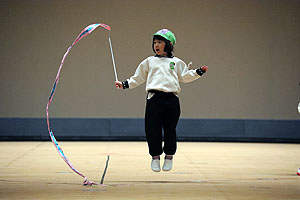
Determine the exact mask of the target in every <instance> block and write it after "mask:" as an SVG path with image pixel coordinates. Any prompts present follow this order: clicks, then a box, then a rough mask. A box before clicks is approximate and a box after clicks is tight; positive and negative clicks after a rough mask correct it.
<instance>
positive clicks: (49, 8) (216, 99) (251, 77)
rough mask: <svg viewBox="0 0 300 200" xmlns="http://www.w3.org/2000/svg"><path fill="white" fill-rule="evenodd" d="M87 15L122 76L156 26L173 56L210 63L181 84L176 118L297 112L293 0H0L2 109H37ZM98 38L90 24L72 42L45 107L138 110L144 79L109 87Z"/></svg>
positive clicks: (298, 10) (105, 112) (62, 111)
mask: <svg viewBox="0 0 300 200" xmlns="http://www.w3.org/2000/svg"><path fill="white" fill-rule="evenodd" d="M95 22H99V23H106V24H108V25H110V26H111V27H112V31H111V37H112V42H113V48H114V53H115V58H116V65H117V70H118V75H119V78H120V79H121V80H124V79H126V78H128V77H129V76H131V75H132V74H133V73H134V71H135V69H136V66H137V65H138V64H139V62H140V61H142V60H143V59H144V58H145V57H147V56H149V55H152V54H153V53H152V49H151V39H152V38H151V35H152V34H153V33H154V32H155V31H157V30H158V29H161V28H169V29H171V30H172V31H173V32H174V33H175V34H176V37H177V41H178V43H177V44H176V46H175V50H176V51H175V55H176V56H177V57H180V58H182V59H183V60H184V61H186V62H187V63H188V62H190V61H193V63H194V65H196V66H201V65H203V64H206V65H208V66H209V71H208V73H207V74H206V75H205V76H204V77H203V78H201V79H200V80H197V81H195V82H192V83H189V84H182V89H183V91H182V93H181V94H180V98H181V106H182V116H181V117H182V118H206V119H279V120H297V119H299V114H298V112H297V105H298V103H299V101H300V86H299V82H300V66H299V64H300V24H299V22H300V1H299V0H284V1H283V0H280V1H277V0H249V1H247V0H226V1H225V0H209V1H208V0H185V1H180V0H164V1H158V0H151V1H149V0H141V1H130V0H102V1H101V0H87V1H83V0H72V1H71V0H68V1H67V0H51V1H46V0H26V1H23V0H19V1H18V0H1V1H0V29H1V31H0V38H1V45H0V52H1V54H0V102H1V103H0V117H1V118H43V117H45V107H46V103H47V100H48V97H49V94H50V91H51V88H52V85H53V82H54V78H55V76H56V72H57V69H58V66H59V64H60V61H61V58H62V56H63V54H64V52H65V51H66V50H67V48H68V46H69V45H70V44H71V43H72V42H73V40H74V39H75V37H76V36H77V35H78V34H79V33H80V31H81V30H82V29H83V28H84V27H85V26H87V25H88V24H92V23H95ZM107 39H108V32H107V31H105V30H104V29H100V28H99V29H97V30H96V31H94V32H93V33H92V34H91V35H89V36H88V37H86V38H84V39H83V40H81V41H80V42H79V43H78V44H77V45H76V46H75V47H74V48H73V49H72V50H71V52H70V54H69V56H68V57H67V60H66V62H65V65H64V68H63V70H62V73H61V79H60V82H59V85H58V88H57V90H56V93H55V96H54V100H53V103H52V106H51V108H50V115H51V117H56V118H57V117H58V118H59V117H63V118H70V117H71V118H72V117H76V118H142V117H143V115H144V106H145V91H144V88H145V85H142V86H140V87H138V88H136V89H134V90H127V91H121V90H116V89H115V88H114V84H113V83H114V73H113V67H112V61H111V57H110V52H109V46H108V40H107Z"/></svg>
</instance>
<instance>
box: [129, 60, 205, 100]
mask: <svg viewBox="0 0 300 200" xmlns="http://www.w3.org/2000/svg"><path fill="white" fill-rule="evenodd" d="M199 77H200V76H199V75H198V74H197V73H196V70H195V69H192V70H189V69H188V67H187V65H186V64H185V63H184V62H183V61H182V60H180V59H179V58H177V57H173V58H167V57H155V56H150V57H148V58H146V59H145V60H143V61H142V62H141V63H140V64H139V66H138V67H137V69H136V71H135V73H134V75H133V76H132V77H130V78H129V79H127V81H128V85H129V88H130V89H132V88H135V87H137V86H139V85H140V84H142V83H144V82H145V81H147V82H146V91H149V90H159V91H163V92H174V93H175V94H178V93H179V92H180V91H181V88H180V85H179V82H183V83H188V82H191V81H194V80H196V79H198V78H199Z"/></svg>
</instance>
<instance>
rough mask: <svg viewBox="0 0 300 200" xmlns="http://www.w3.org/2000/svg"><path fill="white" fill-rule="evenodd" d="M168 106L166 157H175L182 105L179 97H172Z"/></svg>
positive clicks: (165, 141)
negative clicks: (177, 129) (177, 128)
mask: <svg viewBox="0 0 300 200" xmlns="http://www.w3.org/2000/svg"><path fill="white" fill-rule="evenodd" d="M168 102H169V103H168V104H167V105H166V107H167V108H166V109H167V110H166V111H165V118H164V121H163V128H164V152H165V154H166V155H174V154H175V152H176V148H177V144H176V143H177V137H176V127H177V123H178V120H179V116H180V103H179V98H178V97H177V96H175V95H174V96H170V97H169V99H168Z"/></svg>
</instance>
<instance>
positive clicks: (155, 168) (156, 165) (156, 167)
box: [151, 159, 160, 172]
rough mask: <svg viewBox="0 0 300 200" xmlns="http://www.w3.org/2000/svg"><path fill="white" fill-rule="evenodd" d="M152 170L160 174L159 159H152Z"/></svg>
mask: <svg viewBox="0 0 300 200" xmlns="http://www.w3.org/2000/svg"><path fill="white" fill-rule="evenodd" d="M151 169H152V171H154V172H160V160H159V159H152V162H151Z"/></svg>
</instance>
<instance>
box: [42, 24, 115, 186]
mask: <svg viewBox="0 0 300 200" xmlns="http://www.w3.org/2000/svg"><path fill="white" fill-rule="evenodd" d="M99 26H100V27H102V28H105V29H106V30H108V31H110V30H111V28H110V26H108V25H106V24H91V25H89V26H87V27H86V28H85V29H83V30H82V31H81V33H80V34H79V35H78V36H77V37H76V39H75V40H74V42H73V43H72V45H71V46H70V47H69V48H68V49H67V51H66V52H65V54H64V56H63V58H62V60H61V63H60V66H59V68H58V71H57V75H56V78H55V81H54V84H53V87H52V90H51V93H50V97H49V100H48V103H47V106H46V115H47V126H48V132H49V136H50V138H51V140H52V143H53V144H54V146H55V148H56V150H57V152H58V154H59V155H60V157H61V158H62V159H63V160H64V161H65V162H66V163H67V165H68V166H69V167H70V168H71V169H72V170H73V171H74V172H75V173H76V174H78V175H79V176H81V177H83V178H84V181H83V185H102V183H100V184H99V183H96V182H93V181H89V180H88V178H87V177H86V176H84V175H83V174H82V173H81V172H80V171H78V170H77V169H76V168H75V167H73V165H72V164H71V162H70V161H69V159H68V158H67V156H66V155H65V154H64V152H63V150H62V148H61V147H60V146H59V145H58V142H57V140H56V139H55V137H54V134H53V131H52V129H51V126H50V119H49V107H50V105H51V102H52V99H53V96H54V93H55V90H56V88H57V84H58V82H59V76H60V72H61V69H62V67H63V65H64V62H65V59H66V57H67V55H68V54H69V52H70V50H71V48H72V47H73V46H74V45H75V44H76V43H77V42H79V41H80V40H81V39H82V38H84V37H85V36H87V35H89V34H90V33H92V32H93V31H94V30H95V29H96V28H98V27H99Z"/></svg>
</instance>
